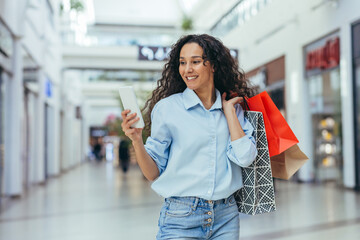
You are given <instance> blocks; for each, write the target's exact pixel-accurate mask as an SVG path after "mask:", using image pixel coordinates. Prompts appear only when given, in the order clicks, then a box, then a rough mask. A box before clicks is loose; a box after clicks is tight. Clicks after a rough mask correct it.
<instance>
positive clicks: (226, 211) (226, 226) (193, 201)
mask: <svg viewBox="0 0 360 240" xmlns="http://www.w3.org/2000/svg"><path fill="white" fill-rule="evenodd" d="M239 230H240V223H239V213H238V210H237V206H236V202H235V199H234V196H233V195H231V196H230V197H228V198H226V199H221V200H216V201H210V200H205V199H202V198H198V197H170V198H166V199H165V202H164V204H163V206H162V209H161V212H160V218H159V232H158V234H157V236H156V239H158V240H159V239H217V240H238V239H239Z"/></svg>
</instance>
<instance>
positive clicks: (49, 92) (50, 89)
mask: <svg viewBox="0 0 360 240" xmlns="http://www.w3.org/2000/svg"><path fill="white" fill-rule="evenodd" d="M52 92H53V86H52V83H51V81H50V80H49V79H46V82H45V94H46V97H48V98H51V97H52Z"/></svg>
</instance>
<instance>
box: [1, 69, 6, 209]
mask: <svg viewBox="0 0 360 240" xmlns="http://www.w3.org/2000/svg"><path fill="white" fill-rule="evenodd" d="M2 74H3V69H2V68H1V67H0V207H1V193H2V188H1V186H2V180H3V179H2V178H3V169H4V149H5V148H4V116H5V114H4V100H5V99H4V84H3V76H2Z"/></svg>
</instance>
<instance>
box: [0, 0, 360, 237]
mask: <svg viewBox="0 0 360 240" xmlns="http://www.w3.org/2000/svg"><path fill="white" fill-rule="evenodd" d="M359 9H360V1H358V0H303V1H296V0H225V1H215V0H153V1H146V0H132V1H116V0H0V240H23V239H29V240H56V239H61V240H98V239H105V240H112V239H155V238H156V234H157V232H158V220H159V214H160V209H161V207H162V205H163V202H164V198H163V197H161V196H160V195H158V194H157V193H156V192H155V191H154V190H153V189H152V187H151V185H152V183H151V182H150V181H148V180H147V179H146V178H145V177H144V176H143V174H142V172H141V170H140V167H139V166H138V164H137V160H136V156H135V152H134V148H133V146H132V144H131V141H129V139H128V138H127V137H126V136H125V134H124V132H123V131H122V128H121V122H122V117H121V112H122V111H123V105H122V102H121V99H120V96H119V92H118V90H119V88H120V87H122V86H132V87H133V88H134V90H135V94H136V97H137V101H138V105H139V106H140V107H144V105H145V102H146V100H147V99H148V98H149V97H150V96H151V93H152V91H153V90H154V89H155V87H156V86H157V80H159V79H160V78H161V76H162V71H163V69H164V66H165V64H166V63H167V60H168V56H169V53H170V51H171V49H172V46H173V44H175V43H176V42H177V40H178V39H179V38H180V37H181V36H184V35H188V34H203V33H206V34H209V35H212V36H214V37H216V38H217V39H219V40H220V41H221V42H222V43H223V44H224V45H225V46H226V47H227V48H229V50H230V53H231V56H232V57H233V58H234V59H235V60H236V62H238V64H239V67H240V68H241V69H243V71H244V72H245V73H246V77H247V78H248V79H249V81H250V82H251V84H252V85H253V86H255V88H256V89H257V90H258V91H259V92H262V91H267V93H268V94H269V96H270V97H271V99H272V101H273V102H274V103H275V105H276V106H277V108H278V109H279V111H280V112H281V114H282V116H283V117H284V118H285V119H286V122H287V123H288V125H289V126H290V127H291V129H292V131H293V133H294V134H295V135H296V137H297V139H298V141H299V143H298V144H297V145H298V146H299V148H300V149H301V151H302V152H303V153H304V154H305V155H306V156H307V158H308V160H307V161H306V162H305V164H304V165H302V166H301V168H300V169H299V170H298V171H297V172H296V173H295V174H294V175H293V176H292V177H291V178H290V179H288V180H284V179H279V178H274V179H273V181H274V182H273V183H274V189H275V202H276V211H273V212H270V213H263V214H257V215H255V216H252V215H249V214H244V213H240V214H239V216H240V239H244V240H263V239H264V240H266V239H279V240H298V239H308V240H315V239H316V240H318V239H327V240H339V239H341V240H353V239H354V240H355V239H360V11H359ZM144 141H146V136H144ZM179 184H180V183H179Z"/></svg>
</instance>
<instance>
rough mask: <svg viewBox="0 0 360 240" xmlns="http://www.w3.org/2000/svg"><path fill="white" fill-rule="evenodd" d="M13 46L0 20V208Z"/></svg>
mask: <svg viewBox="0 0 360 240" xmlns="http://www.w3.org/2000/svg"><path fill="white" fill-rule="evenodd" d="M13 44H14V43H13V37H12V34H11V32H10V31H9V29H8V28H7V27H6V26H5V24H4V23H3V22H2V20H1V19H0V208H1V196H2V194H3V189H2V187H3V181H4V167H5V129H6V128H5V116H6V114H5V111H6V108H5V102H6V97H7V95H6V91H5V88H6V85H7V82H8V81H9V78H10V75H11V73H12V72H11V60H12V55H13Z"/></svg>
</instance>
